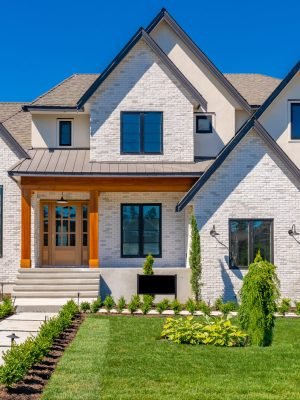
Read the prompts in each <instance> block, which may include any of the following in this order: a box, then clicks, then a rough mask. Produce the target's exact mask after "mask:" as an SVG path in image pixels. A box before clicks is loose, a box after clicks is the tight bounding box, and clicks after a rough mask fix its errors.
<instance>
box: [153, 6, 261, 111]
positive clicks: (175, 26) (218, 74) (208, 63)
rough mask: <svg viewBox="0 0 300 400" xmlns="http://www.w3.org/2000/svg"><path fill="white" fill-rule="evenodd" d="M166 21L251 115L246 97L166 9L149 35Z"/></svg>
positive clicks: (160, 14)
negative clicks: (160, 23)
mask: <svg viewBox="0 0 300 400" xmlns="http://www.w3.org/2000/svg"><path fill="white" fill-rule="evenodd" d="M162 20H164V21H166V22H167V24H168V25H169V26H170V27H171V28H172V29H173V30H174V31H175V33H176V34H177V35H178V37H179V38H180V39H181V40H182V41H183V43H184V44H185V45H186V46H187V47H188V48H189V49H190V51H191V52H192V53H193V54H194V55H195V56H196V57H197V58H198V59H199V60H200V61H201V62H202V63H203V64H204V65H205V66H206V68H207V69H208V70H209V71H210V73H211V74H212V75H213V76H214V77H215V78H216V79H217V81H218V82H220V83H221V85H222V86H223V87H224V88H225V89H226V90H227V91H228V92H229V94H230V95H231V96H232V97H233V99H234V100H235V101H236V102H237V103H238V104H239V105H240V106H241V107H242V109H243V110H245V111H246V112H247V113H248V114H249V115H251V114H252V113H253V110H252V108H251V106H250V105H249V103H248V102H247V101H246V99H244V97H243V96H242V95H241V94H240V93H239V92H238V91H237V89H236V88H235V87H234V86H233V85H232V84H231V83H230V82H229V80H228V79H227V78H226V77H225V76H224V75H223V74H222V72H221V71H220V70H219V69H218V68H217V67H216V66H215V65H214V64H213V62H212V61H211V60H210V59H209V58H208V57H207V55H206V54H205V53H204V52H203V51H202V50H201V49H200V48H199V47H198V46H197V45H196V44H195V43H194V41H193V40H192V39H191V38H190V36H189V35H188V34H187V33H186V32H185V31H184V30H183V29H182V28H181V27H180V26H179V25H178V23H177V22H176V21H175V20H174V18H172V17H171V15H170V14H169V13H168V12H167V10H166V9H164V8H163V9H162V10H161V11H160V12H159V14H158V15H157V16H156V17H155V18H154V19H153V21H152V22H150V24H149V25H148V27H147V28H146V32H147V33H151V31H152V30H153V29H154V28H155V27H156V26H157V25H158V24H159V22H161V21H162Z"/></svg>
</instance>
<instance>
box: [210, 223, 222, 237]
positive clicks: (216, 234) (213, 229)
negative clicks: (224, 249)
mask: <svg viewBox="0 0 300 400" xmlns="http://www.w3.org/2000/svg"><path fill="white" fill-rule="evenodd" d="M209 234H210V236H212V237H213V238H215V237H217V236H219V235H220V234H219V233H218V232H217V231H216V228H215V225H213V227H212V230H211V231H210V232H209Z"/></svg>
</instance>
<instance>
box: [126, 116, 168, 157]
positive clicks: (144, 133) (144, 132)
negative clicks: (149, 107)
mask: <svg viewBox="0 0 300 400" xmlns="http://www.w3.org/2000/svg"><path fill="white" fill-rule="evenodd" d="M162 121H163V114H162V112H122V113H121V152H122V153H123V154H161V153H162V137H163V127H162Z"/></svg>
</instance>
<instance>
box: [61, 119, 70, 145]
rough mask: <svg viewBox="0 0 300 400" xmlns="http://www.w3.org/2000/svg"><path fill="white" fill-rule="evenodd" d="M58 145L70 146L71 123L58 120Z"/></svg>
mask: <svg viewBox="0 0 300 400" xmlns="http://www.w3.org/2000/svg"><path fill="white" fill-rule="evenodd" d="M58 129H59V145H60V146H63V147H64V146H72V121H66V120H59V121H58Z"/></svg>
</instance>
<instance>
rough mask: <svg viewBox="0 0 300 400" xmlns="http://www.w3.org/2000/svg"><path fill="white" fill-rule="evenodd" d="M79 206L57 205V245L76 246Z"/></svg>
mask: <svg viewBox="0 0 300 400" xmlns="http://www.w3.org/2000/svg"><path fill="white" fill-rule="evenodd" d="M76 214H77V206H56V207H55V245H56V246H57V247H74V246H76Z"/></svg>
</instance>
